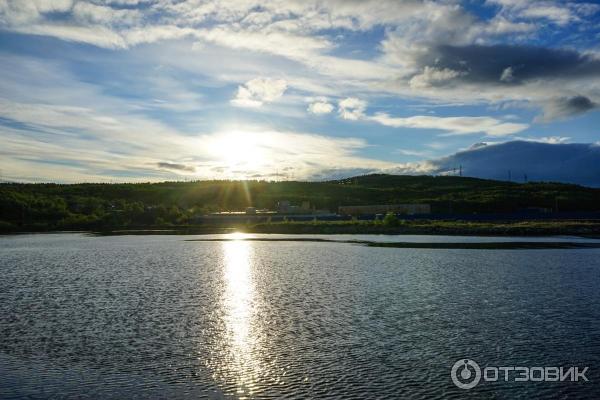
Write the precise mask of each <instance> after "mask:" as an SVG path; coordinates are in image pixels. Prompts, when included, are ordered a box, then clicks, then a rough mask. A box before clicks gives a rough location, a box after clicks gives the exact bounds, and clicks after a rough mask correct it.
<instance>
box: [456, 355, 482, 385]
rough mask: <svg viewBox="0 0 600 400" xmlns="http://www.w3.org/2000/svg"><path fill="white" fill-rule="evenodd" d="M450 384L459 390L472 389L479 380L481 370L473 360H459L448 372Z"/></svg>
mask: <svg viewBox="0 0 600 400" xmlns="http://www.w3.org/2000/svg"><path fill="white" fill-rule="evenodd" d="M450 376H451V377H452V382H453V383H454V384H455V385H456V386H457V387H459V388H461V389H473V388H474V387H475V386H477V384H478V383H479V381H480V380H481V368H479V365H477V363H476V362H475V361H473V360H469V359H468V358H467V359H464V358H463V359H461V360H458V361H457V362H455V363H454V365H453V366H452V370H451V371H450Z"/></svg>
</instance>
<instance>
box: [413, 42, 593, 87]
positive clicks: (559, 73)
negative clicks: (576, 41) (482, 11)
mask: <svg viewBox="0 0 600 400" xmlns="http://www.w3.org/2000/svg"><path fill="white" fill-rule="evenodd" d="M417 61H418V63H419V64H420V65H421V66H422V67H423V68H424V67H426V66H427V67H431V68H436V69H439V70H442V69H449V70H453V71H457V72H459V73H460V74H458V75H457V76H456V78H455V79H454V80H455V81H460V82H468V83H488V84H497V85H518V84H521V83H524V82H526V81H533V80H538V79H576V78H583V77H587V76H600V60H598V59H596V58H594V57H592V56H591V55H588V54H582V53H579V52H577V51H575V50H567V49H551V48H543V47H532V46H515V45H487V46H484V45H468V46H449V45H441V46H436V47H433V48H431V49H430V51H429V52H427V54H426V55H423V56H422V57H420V58H419V59H418V60H417Z"/></svg>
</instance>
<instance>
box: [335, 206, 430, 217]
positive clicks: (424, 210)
mask: <svg viewBox="0 0 600 400" xmlns="http://www.w3.org/2000/svg"><path fill="white" fill-rule="evenodd" d="M388 212H392V213H396V214H407V215H415V214H431V206H430V205H429V204H378V205H366V206H340V207H339V208H338V213H339V214H340V215H365V214H386V213H388Z"/></svg>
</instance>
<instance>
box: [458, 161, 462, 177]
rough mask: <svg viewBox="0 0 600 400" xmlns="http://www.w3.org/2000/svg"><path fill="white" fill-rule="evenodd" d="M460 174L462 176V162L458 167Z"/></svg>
mask: <svg viewBox="0 0 600 400" xmlns="http://www.w3.org/2000/svg"><path fill="white" fill-rule="evenodd" d="M458 176H461V177H462V164H461V165H460V166H459V168H458Z"/></svg>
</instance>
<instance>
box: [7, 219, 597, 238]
mask: <svg viewBox="0 0 600 400" xmlns="http://www.w3.org/2000/svg"><path fill="white" fill-rule="evenodd" d="M69 232H72V233H88V234H94V235H214V234H227V233H233V232H240V233H255V234H296V235H302V234H308V235H332V234H335V235H370V234H374V235H442V236H524V237H528V236H529V237H530V236H580V237H591V238H600V221H595V220H594V221H583V220H577V221H564V220H560V221H518V222H515V221H494V222H473V221H448V220H443V221H439V220H436V221H434V220H427V221H408V220H406V221H402V220H401V221H399V222H398V223H397V224H394V225H385V224H382V223H373V222H363V221H346V222H282V223H262V224H254V225H252V224H239V225H227V226H225V225H160V226H117V227H110V226H106V227H97V226H96V227H94V226H90V227H83V226H82V227H43V228H40V227H21V228H20V229H19V228H17V227H15V229H13V230H3V231H1V232H0V234H2V235H11V234H31V233H69Z"/></svg>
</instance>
